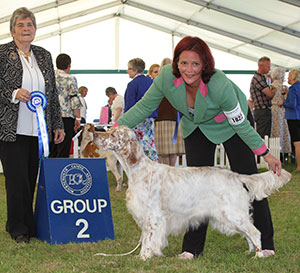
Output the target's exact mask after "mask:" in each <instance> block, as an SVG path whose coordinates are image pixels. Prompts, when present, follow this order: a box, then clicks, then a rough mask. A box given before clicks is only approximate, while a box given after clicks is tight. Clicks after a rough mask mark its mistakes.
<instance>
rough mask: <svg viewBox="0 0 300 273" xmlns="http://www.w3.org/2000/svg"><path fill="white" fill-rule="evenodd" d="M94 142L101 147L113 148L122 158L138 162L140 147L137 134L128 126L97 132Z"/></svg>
mask: <svg viewBox="0 0 300 273" xmlns="http://www.w3.org/2000/svg"><path fill="white" fill-rule="evenodd" d="M94 143H95V144H96V145H97V147H98V148H99V149H103V150H112V151H115V152H116V153H117V154H119V155H120V156H121V157H122V158H124V159H127V158H130V163H136V161H137V155H138V151H139V148H140V149H141V147H140V146H139V143H138V141H137V138H136V135H135V133H134V131H133V130H131V129H129V128H128V127H126V126H119V127H113V128H111V129H109V130H108V131H107V132H105V133H104V132H96V133H95V134H94Z"/></svg>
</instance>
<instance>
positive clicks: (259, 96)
mask: <svg viewBox="0 0 300 273" xmlns="http://www.w3.org/2000/svg"><path fill="white" fill-rule="evenodd" d="M270 68H271V60H270V59H269V58H268V57H261V58H260V59H259V60H258V69H257V71H256V72H255V73H254V76H253V78H252V80H251V84H250V96H251V100H252V102H253V108H254V110H253V114H254V120H255V122H256V131H257V132H258V133H259V135H260V136H261V137H262V138H264V136H265V135H268V136H270V135H271V126H272V112H271V106H272V102H271V100H272V98H273V97H274V95H275V92H276V88H274V87H270V84H271V79H270V78H268V81H269V83H268V81H267V74H268V73H269V71H270Z"/></svg>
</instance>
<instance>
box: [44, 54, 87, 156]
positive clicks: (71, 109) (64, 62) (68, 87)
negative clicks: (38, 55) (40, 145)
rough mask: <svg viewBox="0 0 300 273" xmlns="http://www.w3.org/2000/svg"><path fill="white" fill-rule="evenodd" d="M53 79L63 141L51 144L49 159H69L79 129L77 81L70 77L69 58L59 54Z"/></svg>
mask: <svg viewBox="0 0 300 273" xmlns="http://www.w3.org/2000/svg"><path fill="white" fill-rule="evenodd" d="M56 67H57V70H56V71H55V79H56V88H57V92H58V98H59V103H60V108H61V116H62V120H63V123H64V129H65V134H66V135H65V139H64V141H63V142H61V143H60V144H54V143H51V145H50V156H49V157H69V154H70V148H71V143H72V137H73V136H74V133H75V131H76V130H77V129H79V128H80V119H81V118H80V105H81V104H80V100H79V97H78V87H77V80H76V78H75V77H74V76H72V75H70V70H71V57H70V56H69V55H67V54H60V55H58V56H57V58H56Z"/></svg>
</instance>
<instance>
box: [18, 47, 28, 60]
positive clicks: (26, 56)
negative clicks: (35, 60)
mask: <svg viewBox="0 0 300 273" xmlns="http://www.w3.org/2000/svg"><path fill="white" fill-rule="evenodd" d="M18 51H19V53H20V54H21V55H22V56H24V57H25V58H26V59H27V58H28V57H30V56H31V51H29V52H28V53H24V52H23V51H22V50H21V49H18Z"/></svg>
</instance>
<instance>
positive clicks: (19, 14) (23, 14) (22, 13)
mask: <svg viewBox="0 0 300 273" xmlns="http://www.w3.org/2000/svg"><path fill="white" fill-rule="evenodd" d="M28 17H29V18H30V19H31V21H32V23H33V26H34V28H35V29H36V20H35V16H34V14H33V13H32V12H31V11H30V10H29V9H28V8H25V7H23V8H18V9H16V10H15V11H14V12H13V14H12V16H11V18H10V25H9V29H10V32H13V33H14V29H15V26H16V21H17V19H18V18H21V19H25V18H28Z"/></svg>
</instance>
